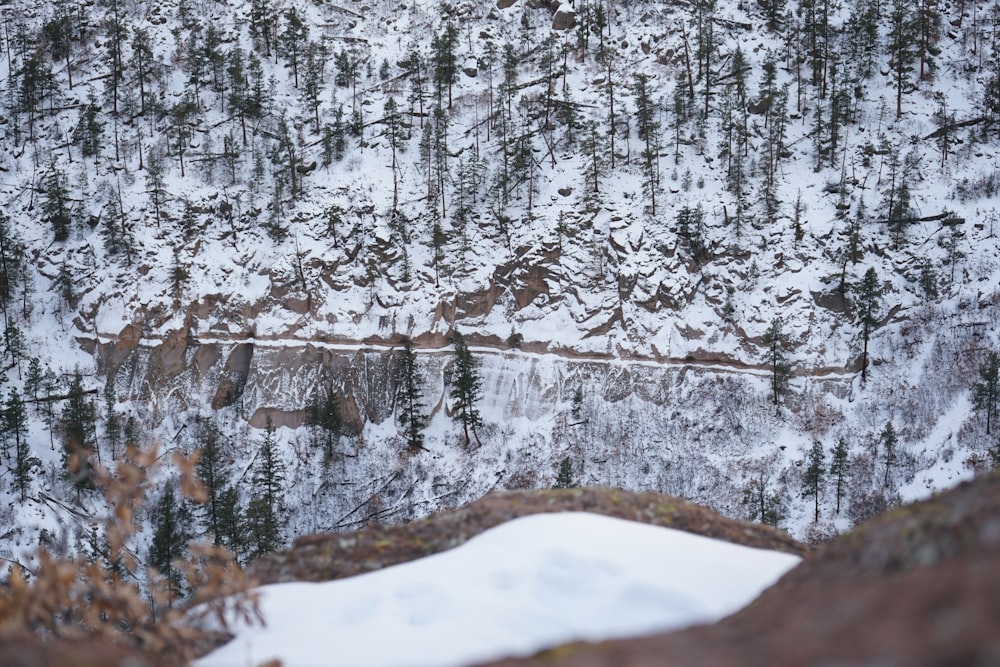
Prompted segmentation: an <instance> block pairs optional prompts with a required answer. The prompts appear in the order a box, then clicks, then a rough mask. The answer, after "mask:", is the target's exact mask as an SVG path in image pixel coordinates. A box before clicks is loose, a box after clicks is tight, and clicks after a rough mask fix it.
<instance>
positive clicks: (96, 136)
mask: <svg viewBox="0 0 1000 667" xmlns="http://www.w3.org/2000/svg"><path fill="white" fill-rule="evenodd" d="M100 115H101V107H100V105H98V103H97V100H96V99H95V98H94V96H93V95H91V96H90V97H89V98H88V100H87V105H86V106H85V107H83V108H82V110H81V111H80V119H79V120H78V121H77V123H76V127H74V128H73V141H74V142H75V143H77V144H79V145H80V154H81V155H82V156H83V157H85V158H87V157H96V156H97V155H98V154H100V152H101V148H102V147H103V145H104V123H103V122H102V121H101V120H100Z"/></svg>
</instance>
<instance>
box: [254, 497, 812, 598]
mask: <svg viewBox="0 0 1000 667" xmlns="http://www.w3.org/2000/svg"><path fill="white" fill-rule="evenodd" d="M581 511H582V512H594V513H597V514H604V515H607V516H613V517H618V518H621V519H628V520H630V521H641V522H643V523H650V524H653V525H657V526H667V527H670V528H677V529H679V530H687V531H689V532H692V533H698V534H700V535H707V536H708V537H715V538H719V539H724V540H729V541H730V542H735V543H737V544H744V545H747V546H752V547H760V548H767V549H776V550H778V551H784V552H787V553H793V554H798V555H802V554H803V553H805V551H806V547H805V546H804V545H802V544H800V543H799V542H796V541H795V540H793V539H792V538H790V537H789V536H788V535H787V534H785V533H783V532H781V531H779V530H775V529H774V528H771V527H769V526H762V525H759V524H751V523H745V522H742V521H734V520H732V519H727V518H725V517H722V516H720V515H718V514H716V513H715V512H712V511H711V510H708V509H705V508H704V507H699V506H698V505H694V504H692V503H689V502H687V501H685V500H682V499H680V498H674V497H671V496H664V495H661V494H657V493H632V492H628V491H620V490H617V489H608V488H586V489H563V490H548V491H507V492H493V493H490V494H489V495H487V496H485V497H484V498H482V499H480V500H477V501H476V502H474V503H471V504H470V505H467V506H465V507H463V508H461V509H457V510H455V511H452V512H447V513H444V514H439V515H436V516H433V517H431V518H428V519H424V520H422V521H415V522H413V523H409V524H403V525H395V526H381V525H375V526H370V527H368V528H365V529H364V530H361V531H358V532H356V533H325V534H320V535H310V536H307V537H301V538H299V539H297V540H296V541H295V544H294V546H293V547H292V548H291V549H289V550H287V551H283V552H280V553H276V554H271V555H269V556H265V557H264V558H261V559H260V560H258V561H256V562H255V563H253V564H252V565H251V567H250V574H251V575H252V576H254V577H256V578H257V579H258V580H260V581H261V582H262V583H279V582H288V581H328V580H331V579H340V578H342V577H349V576H353V575H356V574H362V573H364V572H369V571H371V570H377V569H379V568H382V567H386V566H389V565H396V564H398V563H403V562H406V561H410V560H414V559H416V558H422V557H424V556H429V555H431V554H434V553H438V552H440V551H444V550H445V549H451V548H452V547H456V546H458V545H459V544H462V543H463V542H465V541H466V540H468V539H470V538H472V537H474V536H475V535H477V534H479V533H481V532H483V531H484V530H488V529H489V528H493V527H494V526H498V525H500V524H501V523H504V522H506V521H510V520H511V519H516V518H517V517H521V516H526V515H529V514H539V513H544V512H581Z"/></svg>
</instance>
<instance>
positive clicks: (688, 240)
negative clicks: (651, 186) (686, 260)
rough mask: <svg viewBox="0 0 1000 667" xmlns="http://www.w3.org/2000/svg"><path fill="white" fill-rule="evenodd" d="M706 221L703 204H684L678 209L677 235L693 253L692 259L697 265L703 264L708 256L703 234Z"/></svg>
mask: <svg viewBox="0 0 1000 667" xmlns="http://www.w3.org/2000/svg"><path fill="white" fill-rule="evenodd" d="M704 221H705V212H704V210H702V207H701V204H698V206H697V207H695V208H691V207H690V206H682V207H681V208H680V210H679V211H677V218H676V223H677V236H678V237H680V239H681V241H682V242H683V243H684V245H685V246H686V247H687V249H688V252H690V253H691V260H692V261H693V262H694V263H695V264H697V265H701V264H702V262H704V261H705V259H706V258H707V257H706V256H707V250H706V248H705V244H704V236H703V231H704V229H703V228H704Z"/></svg>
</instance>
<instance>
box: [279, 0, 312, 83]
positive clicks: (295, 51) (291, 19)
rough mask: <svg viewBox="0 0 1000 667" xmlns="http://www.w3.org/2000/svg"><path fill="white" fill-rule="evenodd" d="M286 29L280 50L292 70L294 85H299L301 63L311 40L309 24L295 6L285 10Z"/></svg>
mask: <svg viewBox="0 0 1000 667" xmlns="http://www.w3.org/2000/svg"><path fill="white" fill-rule="evenodd" d="M284 18H285V29H284V31H282V33H281V35H280V36H279V38H278V50H279V52H280V53H281V55H283V56H284V57H285V64H286V65H287V66H288V67H290V68H291V70H292V80H293V81H294V86H295V87H296V88H298V87H299V64H300V63H301V62H302V55H303V52H304V51H305V48H306V43H307V42H308V40H309V24H308V23H306V22H305V21H304V20H303V19H302V15H301V14H300V13H299V10H297V9H296V8H295V7H291V8H289V9H287V10H285V14H284Z"/></svg>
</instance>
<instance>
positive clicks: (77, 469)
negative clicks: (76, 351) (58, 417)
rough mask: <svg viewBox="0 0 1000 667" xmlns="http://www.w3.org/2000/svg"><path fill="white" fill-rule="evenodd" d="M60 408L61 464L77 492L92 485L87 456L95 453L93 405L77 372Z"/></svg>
mask: <svg viewBox="0 0 1000 667" xmlns="http://www.w3.org/2000/svg"><path fill="white" fill-rule="evenodd" d="M67 394H68V398H67V399H66V405H65V407H64V408H63V413H62V419H63V464H64V465H65V467H66V471H67V474H68V476H69V480H70V481H71V482H72V483H73V485H74V486H75V487H76V489H77V491H79V490H81V489H85V488H90V487H91V486H92V484H93V469H92V466H91V463H90V456H91V455H92V454H93V453H94V452H95V451H96V443H95V442H94V425H95V422H96V416H95V414H94V405H93V403H91V402H90V399H89V398H88V396H87V392H85V391H84V389H83V376H81V375H80V371H76V372H75V373H74V374H73V379H72V380H71V381H70V384H69V390H68V391H67Z"/></svg>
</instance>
